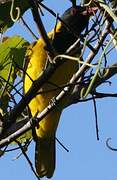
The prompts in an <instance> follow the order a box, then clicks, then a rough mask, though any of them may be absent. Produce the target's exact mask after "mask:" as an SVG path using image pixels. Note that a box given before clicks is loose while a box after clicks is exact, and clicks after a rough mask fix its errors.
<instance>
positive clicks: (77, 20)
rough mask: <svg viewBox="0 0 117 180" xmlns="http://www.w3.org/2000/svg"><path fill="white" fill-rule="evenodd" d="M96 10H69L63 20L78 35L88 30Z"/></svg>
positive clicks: (77, 7) (77, 8) (76, 7)
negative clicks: (87, 27) (91, 17)
mask: <svg viewBox="0 0 117 180" xmlns="http://www.w3.org/2000/svg"><path fill="white" fill-rule="evenodd" d="M93 12H95V9H92V8H89V7H82V6H75V8H73V7H71V8H69V9H67V10H66V11H65V12H64V14H63V15H62V17H61V19H62V20H63V21H64V22H65V24H67V25H68V26H69V27H70V28H71V29H72V30H73V31H74V32H76V33H77V34H78V35H80V33H81V32H82V31H83V30H84V29H85V28H86V26H87V25H88V22H89V17H90V16H91V15H92V14H93Z"/></svg>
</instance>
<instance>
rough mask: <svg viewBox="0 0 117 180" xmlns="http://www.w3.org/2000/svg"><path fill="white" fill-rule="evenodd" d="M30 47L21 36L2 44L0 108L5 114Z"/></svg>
mask: <svg viewBox="0 0 117 180" xmlns="http://www.w3.org/2000/svg"><path fill="white" fill-rule="evenodd" d="M28 45H29V43H28V42H27V41H26V40H24V39H23V38H21V37H20V36H14V37H11V38H8V39H7V40H6V41H5V42H3V43H1V44H0V96H2V99H1V101H0V108H1V109H2V110H3V112H5V110H6V108H7V104H8V102H9V99H10V96H9V93H10V92H11V90H13V84H14V81H15V79H16V77H17V74H16V73H17V72H18V70H20V68H22V65H23V62H24V57H25V51H26V48H27V46H28ZM19 67H20V68H19ZM8 92H9V93H8Z"/></svg>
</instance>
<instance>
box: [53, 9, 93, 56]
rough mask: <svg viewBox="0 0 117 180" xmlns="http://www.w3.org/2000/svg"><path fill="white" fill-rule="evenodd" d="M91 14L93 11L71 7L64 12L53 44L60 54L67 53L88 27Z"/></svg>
mask: <svg viewBox="0 0 117 180" xmlns="http://www.w3.org/2000/svg"><path fill="white" fill-rule="evenodd" d="M91 14H93V11H92V9H89V8H87V7H81V6H75V7H71V8H69V9H67V10H66V11H65V12H64V14H63V15H62V17H61V19H62V22H61V23H60V24H61V25H60V26H58V29H57V28H56V33H55V36H54V39H53V42H52V43H53V46H54V48H55V49H56V50H57V51H58V52H60V53H63V52H65V51H66V50H67V48H68V47H69V46H71V45H72V44H73V43H74V42H75V41H76V40H77V38H78V35H80V34H81V32H82V31H83V30H84V29H85V28H86V27H87V25H88V22H89V17H90V15H91ZM63 22H64V23H63ZM66 25H67V27H66ZM68 27H69V28H68ZM71 30H72V31H71ZM73 32H74V33H73Z"/></svg>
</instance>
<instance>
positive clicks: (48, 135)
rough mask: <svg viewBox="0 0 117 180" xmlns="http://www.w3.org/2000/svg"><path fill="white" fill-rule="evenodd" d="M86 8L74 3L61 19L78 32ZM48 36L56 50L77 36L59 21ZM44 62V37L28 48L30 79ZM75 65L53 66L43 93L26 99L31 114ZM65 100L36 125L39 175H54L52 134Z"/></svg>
mask: <svg viewBox="0 0 117 180" xmlns="http://www.w3.org/2000/svg"><path fill="white" fill-rule="evenodd" d="M86 12H87V9H86V8H85V7H80V6H77V7H76V11H72V8H69V9H68V10H67V11H65V13H64V14H63V16H62V19H63V20H64V21H65V23H67V24H68V25H69V26H70V27H72V29H73V30H74V31H75V32H76V33H77V34H78V35H80V33H81V32H82V31H83V30H84V29H85V27H86V26H87V25H88V21H89V16H90V15H91V13H90V11H89V13H88V14H87V13H86ZM48 37H49V38H50V39H51V40H52V43H53V46H54V48H55V49H56V51H58V52H59V53H64V52H65V51H66V49H67V48H68V47H69V46H70V45H72V44H73V43H74V42H75V41H76V40H77V37H76V36H75V35H74V34H73V33H71V32H70V31H69V30H68V29H67V28H66V26H64V25H63V24H62V23H58V24H57V27H56V30H55V31H54V30H52V31H51V32H50V33H48ZM46 65H47V52H46V50H45V47H44V42H43V40H42V39H39V40H38V41H37V43H36V45H35V46H34V47H33V48H32V50H31V54H30V61H29V63H28V66H27V74H28V75H29V76H30V77H31V79H32V80H36V79H37V78H38V77H39V76H40V75H41V73H42V71H44V69H45V68H46ZM77 67H78V66H77V62H76V61H70V60H67V61H66V62H65V63H63V64H62V65H61V66H59V67H58V68H57V69H56V71H55V73H54V74H53V75H52V76H51V78H50V79H49V80H48V82H46V83H45V84H44V85H43V86H42V87H41V89H40V90H39V91H41V92H43V93H41V94H38V95H37V96H36V97H35V98H33V99H32V101H31V102H30V103H29V108H30V110H31V114H32V116H35V115H37V116H38V113H40V112H41V111H43V109H44V108H46V107H47V106H48V104H49V103H50V102H51V100H52V99H53V98H54V97H56V96H57V95H58V93H59V92H60V91H61V89H59V88H58V89H57V90H56V91H50V90H51V89H53V88H55V87H59V86H61V85H64V84H66V83H67V82H68V81H69V80H70V78H71V77H72V75H73V74H74V73H75V72H76V70H77ZM28 75H26V76H25V80H24V90H25V93H26V92H27V91H28V90H29V88H30V87H31V85H32V81H31V79H30V78H29V76H28ZM66 101H67V98H66V99H65V100H64V102H62V103H61V104H60V105H59V107H56V108H55V109H54V110H53V111H52V112H50V113H49V114H48V115H47V116H46V117H44V118H43V119H42V120H41V121H40V123H39V127H37V128H36V135H37V138H36V151H35V167H36V171H37V174H38V175H39V177H43V176H46V177H47V178H50V177H52V175H53V172H54V169H55V134H56V129H57V126H58V122H59V119H60V115H61V112H62V110H63V108H64V104H65V103H66Z"/></svg>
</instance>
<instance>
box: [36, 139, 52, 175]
mask: <svg viewBox="0 0 117 180" xmlns="http://www.w3.org/2000/svg"><path fill="white" fill-rule="evenodd" d="M35 167H36V172H37V174H38V176H39V177H43V176H46V177H47V178H51V177H52V175H53V173H54V169H55V137H53V138H51V139H50V138H49V139H43V138H39V139H38V141H36V149H35Z"/></svg>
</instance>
